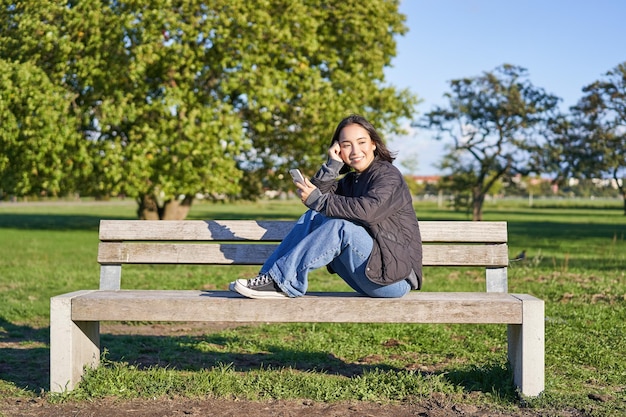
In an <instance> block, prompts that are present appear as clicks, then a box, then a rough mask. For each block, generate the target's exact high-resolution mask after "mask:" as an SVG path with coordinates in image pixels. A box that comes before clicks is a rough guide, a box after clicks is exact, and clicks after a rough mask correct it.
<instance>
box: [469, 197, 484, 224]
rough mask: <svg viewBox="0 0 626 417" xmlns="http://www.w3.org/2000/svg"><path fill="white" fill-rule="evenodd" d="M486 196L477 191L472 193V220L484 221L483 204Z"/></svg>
mask: <svg viewBox="0 0 626 417" xmlns="http://www.w3.org/2000/svg"><path fill="white" fill-rule="evenodd" d="M484 201H485V194H483V193H481V192H479V191H475V192H473V193H472V220H473V221H475V222H480V221H482V220H483V202H484Z"/></svg>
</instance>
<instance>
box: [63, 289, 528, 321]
mask: <svg viewBox="0 0 626 417" xmlns="http://www.w3.org/2000/svg"><path fill="white" fill-rule="evenodd" d="M70 297H72V313H71V314H72V320H74V321H227V322H255V321H258V322H276V323H285V322H320V323H324V322H326V323H346V322H348V323H494V324H498V323H501V324H521V323H522V320H523V309H522V306H523V297H522V296H521V295H515V294H505V293H482V292H479V293H467V292H412V293H409V294H407V295H406V296H405V297H403V298H370V297H364V296H360V295H358V294H356V293H331V292H320V293H307V295H305V296H304V297H299V298H294V299H290V298H284V299H254V300H251V299H247V298H243V297H242V296H241V295H239V294H236V293H233V292H230V291H192V290H139V291H138V290H119V291H90V292H86V293H80V294H79V295H78V294H77V295H76V296H71V295H70ZM370 311H372V312H373V311H375V312H376V313H377V314H375V315H372V314H365V313H367V312H370Z"/></svg>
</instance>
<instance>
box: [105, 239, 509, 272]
mask: <svg viewBox="0 0 626 417" xmlns="http://www.w3.org/2000/svg"><path fill="white" fill-rule="evenodd" d="M276 246H277V245H272V244H232V243H231V244H217V243H215V244H208V243H205V244H201V243H200V244H197V243H124V242H101V243H100V245H99V249H98V262H99V263H101V264H103V265H106V264H194V265H230V264H235V265H261V264H263V262H265V260H266V259H267V258H268V257H269V256H270V255H271V253H272V252H273V250H274V249H275V248H276ZM423 250H424V259H423V264H424V266H442V265H445V266H487V267H504V266H507V265H508V262H509V258H508V256H509V255H508V249H507V246H506V245H505V244H499V245H430V246H424V247H423Z"/></svg>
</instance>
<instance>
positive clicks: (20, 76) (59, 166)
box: [0, 59, 90, 198]
mask: <svg viewBox="0 0 626 417" xmlns="http://www.w3.org/2000/svg"><path fill="white" fill-rule="evenodd" d="M24 92H28V94H24ZM67 94H68V93H67V91H65V90H64V89H62V88H60V87H58V86H55V85H53V84H52V83H51V82H50V80H49V79H48V77H47V76H46V74H45V73H44V72H43V71H42V70H41V69H39V68H37V67H36V66H34V65H32V64H30V63H23V64H20V63H11V62H7V61H4V60H1V59H0V126H1V127H0V149H2V151H1V152H0V198H3V197H4V196H6V195H37V196H42V195H43V196H46V195H53V196H58V195H61V194H64V193H66V192H67V190H72V189H76V188H77V186H78V184H79V181H80V179H81V178H82V177H83V176H84V175H86V174H88V173H89V171H90V164H88V157H87V151H86V146H85V143H84V142H83V141H82V137H81V136H80V134H79V131H78V124H77V123H76V119H74V118H73V117H71V116H70V115H69V111H68V107H69V105H70V101H69V100H68V99H67ZM3 194H4V195H3Z"/></svg>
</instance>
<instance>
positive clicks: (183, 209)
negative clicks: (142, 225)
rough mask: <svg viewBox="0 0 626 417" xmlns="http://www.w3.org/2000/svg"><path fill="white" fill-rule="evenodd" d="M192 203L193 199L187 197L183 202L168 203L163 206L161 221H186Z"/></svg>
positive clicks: (172, 201) (171, 201) (170, 201)
mask: <svg viewBox="0 0 626 417" xmlns="http://www.w3.org/2000/svg"><path fill="white" fill-rule="evenodd" d="M192 202H193V197H188V196H185V198H184V199H183V200H178V199H177V200H169V201H166V202H165V204H164V205H163V214H162V216H161V220H185V217H187V214H189V210H190V209H191V203H192Z"/></svg>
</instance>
